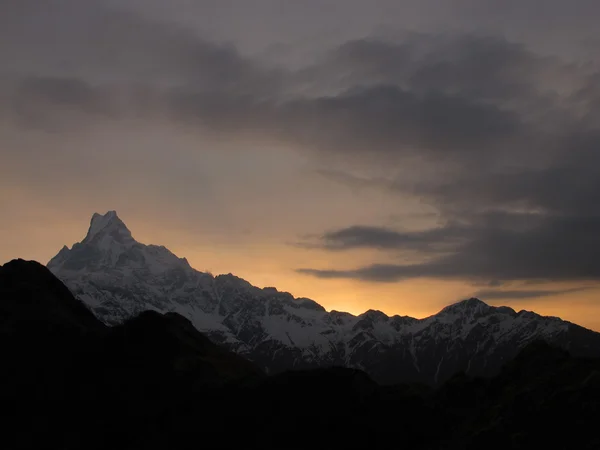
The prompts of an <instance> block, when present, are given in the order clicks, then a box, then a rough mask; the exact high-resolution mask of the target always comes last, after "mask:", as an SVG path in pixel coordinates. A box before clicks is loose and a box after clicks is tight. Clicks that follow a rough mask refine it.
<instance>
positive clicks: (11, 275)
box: [0, 260, 600, 450]
mask: <svg viewBox="0 0 600 450" xmlns="http://www.w3.org/2000/svg"><path fill="white" fill-rule="evenodd" d="M0 354H1V355H2V370H0V405H1V407H2V410H3V412H4V414H3V420H2V447H3V448H6V449H9V450H12V449H31V448H61V449H65V450H75V449H81V448H86V449H90V450H94V449H98V450H101V449H106V448H127V449H145V450H148V449H154V448H156V449H164V448H173V449H184V448H210V449H217V448H222V449H234V448H245V449H299V450H300V449H302V450H304V449H308V448H310V449H313V448H386V449H387V448H389V449H395V448H398V449H404V448H410V449H413V450H478V449H481V448H486V449H490V450H500V449H502V450H504V449H507V448H510V449H532V448H555V449H565V450H567V449H572V448H580V449H590V450H591V449H597V448H599V446H600V437H599V436H598V433H597V432H596V427H595V425H596V424H597V423H598V420H599V419H600V359H598V358H585V359H583V358H575V357H573V356H572V355H570V354H569V353H568V352H567V351H565V350H562V349H559V348H557V347H556V346H550V345H548V344H546V343H544V342H543V341H536V342H532V343H530V344H528V345H527V346H526V347H525V348H524V349H523V350H521V351H520V352H519V353H518V355H517V356H516V357H515V358H514V359H513V360H511V361H509V362H507V363H506V364H505V365H504V366H503V367H502V368H501V370H500V372H499V373H498V374H497V375H496V376H494V377H491V378H472V377H469V376H466V375H465V374H458V375H456V376H454V377H452V378H450V379H449V380H448V381H447V382H446V383H444V384H443V385H441V386H439V387H437V388H432V387H428V386H426V385H423V384H419V383H411V384H396V385H393V386H382V385H379V384H378V383H376V382H374V381H373V380H372V379H371V378H370V377H369V375H368V374H366V373H365V372H363V371H360V370H357V369H348V368H339V367H335V368H321V369H313V370H299V371H298V370H296V371H286V372H283V373H280V374H277V375H270V376H267V375H265V374H264V373H262V371H261V370H260V368H259V367H257V366H256V365H255V364H253V363H252V362H249V361H246V360H245V359H244V358H242V357H240V356H239V355H236V354H234V353H232V352H229V351H228V350H226V349H224V348H223V347H221V346H219V345H217V344H214V343H213V342H211V341H210V340H209V339H208V338H207V337H206V336H204V335H203V334H202V333H200V332H199V331H198V330H196V329H195V328H194V327H193V326H192V324H191V322H190V321H189V320H187V319H186V318H185V317H183V316H181V315H180V314H177V313H173V312H169V313H165V314H162V313H159V312H156V311H145V312H142V313H141V314H139V315H137V316H135V317H133V318H130V319H127V320H125V321H124V322H123V323H121V324H118V325H114V326H106V325H105V324H103V323H102V322H100V321H99V320H98V319H97V318H96V317H94V315H93V314H92V313H91V312H90V311H89V309H88V308H87V307H86V306H85V305H84V304H83V303H81V302H80V301H79V300H77V299H76V298H75V297H73V295H72V294H71V292H70V291H69V289H68V288H67V287H66V286H65V285H64V284H63V283H61V281H60V280H58V279H57V278H56V277H55V276H54V275H53V274H52V273H51V272H50V271H49V270H48V269H47V268H46V267H44V266H42V265H41V264H39V263H36V262H33V261H23V260H14V261H11V262H9V263H7V264H5V265H4V266H0Z"/></svg>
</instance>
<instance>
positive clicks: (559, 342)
mask: <svg viewBox="0 0 600 450" xmlns="http://www.w3.org/2000/svg"><path fill="white" fill-rule="evenodd" d="M48 268H49V269H50V270H51V271H52V272H53V273H54V274H55V275H56V276H57V277H58V278H60V279H61V280H62V281H63V282H64V283H65V284H66V286H67V287H68V288H69V289H70V290H71V291H72V293H73V294H74V295H75V296H76V297H77V298H78V299H80V300H81V301H83V302H84V303H85V305H87V306H88V307H89V308H90V310H91V311H92V312H93V313H94V314H95V315H96V317H98V318H99V319H100V320H101V321H102V322H104V323H105V324H107V325H117V324H121V323H123V322H124V321H125V320H127V319H129V318H132V317H135V316H137V315H139V314H140V313H142V312H144V311H156V312H160V313H167V312H176V313H179V314H180V315H182V316H183V317H185V318H187V319H188V320H189V321H190V322H191V323H192V324H193V326H194V327H195V328H196V329H198V330H199V331H201V332H202V333H204V334H205V335H206V336H208V337H209V338H210V339H211V340H212V341H213V342H215V343H217V344H220V345H222V346H224V347H225V348H227V349H229V350H231V351H233V352H235V353H237V354H239V355H241V356H243V357H245V358H247V359H249V360H251V361H253V362H254V363H255V364H257V365H258V366H259V367H260V368H262V369H263V370H265V371H266V372H267V373H271V374H273V373H280V372H283V371H285V370H290V369H312V368H323V367H332V366H343V367H348V368H355V369H360V370H363V371H365V372H366V373H368V374H369V375H370V376H371V377H372V378H373V379H374V380H376V381H377V382H379V383H384V384H393V383H398V382H422V383H426V384H429V385H439V384H441V383H443V382H444V381H446V380H448V379H449V378H450V377H452V376H453V375H454V374H456V373H458V372H465V373H466V374H468V375H473V376H492V375H494V374H496V373H498V371H499V370H500V368H501V367H502V366H503V365H504V364H505V363H506V362H507V361H510V360H511V359H513V358H514V357H515V356H516V355H517V354H518V353H519V352H520V351H521V350H522V349H523V348H525V347H526V346H527V345H528V344H530V343H532V342H534V341H538V340H543V341H546V342H548V343H550V344H552V345H556V346H558V347H560V348H564V349H566V350H568V351H569V352H571V354H573V355H576V356H600V334H598V333H595V332H593V331H590V330H587V329H585V328H582V327H580V326H578V325H575V324H572V323H569V322H566V321H563V320H561V319H559V318H555V317H543V316H540V315H538V314H535V313H533V312H528V311H520V312H516V311H514V310H513V309H511V308H508V307H492V306H489V305H487V304H485V303H484V302H482V301H480V300H478V299H474V298H472V299H468V300H465V301H462V302H459V303H456V304H453V305H450V306H448V307H446V308H444V309H443V310H442V311H440V312H439V313H438V314H435V315H433V316H431V317H428V318H425V319H415V318H412V317H407V316H392V317H388V316H387V315H385V314H384V313H382V312H380V311H374V310H369V311H367V312H365V313H363V314H361V315H359V316H354V315H352V314H349V313H345V312H338V311H330V312H327V311H326V310H325V308H323V307H322V306H321V305H319V304H318V303H316V302H315V301H313V300H310V299H306V298H294V297H293V296H292V295H291V294H289V293H286V292H279V291H277V289H275V288H264V289H260V288H258V287H255V286H252V285H251V284H250V283H248V282H247V281H245V280H243V279H241V278H238V277H236V276H234V275H232V274H228V275H219V276H216V277H213V276H212V275H211V274H208V273H203V272H199V271H197V270H195V269H193V268H192V267H191V266H190V265H189V263H188V261H187V260H186V259H185V258H179V257H177V256H175V255H174V254H173V253H171V252H170V251H169V250H168V249H166V248H165V247H162V246H156V245H144V244H141V243H139V242H137V241H136V240H135V239H134V238H133V237H132V235H131V232H130V231H129V229H128V228H127V226H126V225H125V224H124V223H123V222H122V221H121V219H120V218H119V217H118V215H117V213H116V212H114V211H110V212H108V213H106V214H104V215H100V214H94V215H93V217H92V220H91V224H90V228H89V231H88V233H87V235H86V237H85V238H84V239H83V241H81V242H80V243H76V244H74V245H73V247H72V248H70V249H69V248H68V247H66V246H65V247H63V249H62V250H61V251H60V252H59V253H58V254H57V255H56V256H55V257H54V258H52V260H51V261H50V262H49V263H48Z"/></svg>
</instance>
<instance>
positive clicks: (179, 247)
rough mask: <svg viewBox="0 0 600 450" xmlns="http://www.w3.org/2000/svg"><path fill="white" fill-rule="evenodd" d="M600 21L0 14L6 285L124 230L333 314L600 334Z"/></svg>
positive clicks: (566, 14) (276, 6) (34, 5)
mask: <svg viewBox="0 0 600 450" xmlns="http://www.w3.org/2000/svg"><path fill="white" fill-rule="evenodd" d="M599 15H600V3H598V2H597V1H595V0H594V1H593V0H571V1H569V2H566V1H563V0H518V1H517V0H504V1H497V0H343V1H342V0H303V1H302V2H298V1H291V0H279V1H275V0H253V1H251V2H249V1H247V0H118V1H117V0H86V1H85V2H83V1H81V0H0V60H1V61H2V64H0V189H1V192H2V195H1V196H0V210H1V211H2V220H0V261H1V262H6V261H9V260H11V259H13V258H17V257H20V258H25V259H35V260H38V261H40V262H43V263H46V262H47V261H48V260H49V259H50V258H51V257H52V256H54V255H55V254H56V253H57V252H58V250H59V249H60V248H61V247H62V246H63V245H64V244H66V245H68V246H71V245H72V244H73V243H74V242H78V241H80V240H81V239H82V238H83V237H84V235H85V233H86V231H87V227H88V225H89V220H90V218H91V216H92V214H93V213H94V212H99V213H104V212H106V211H108V210H117V212H118V214H119V216H120V217H121V218H122V219H123V220H124V222H125V223H126V224H127V225H128V227H129V228H130V229H131V231H132V233H133V235H134V237H135V238H136V239H138V240H139V241H141V242H143V243H148V244H150V243H152V244H158V245H165V246H166V247H168V248H169V249H170V250H172V251H173V252H174V253H176V254H177V255H178V256H181V257H184V256H185V257H186V258H187V259H188V260H189V261H190V263H191V264H192V266H193V267H195V268H196V269H198V270H203V271H205V270H206V271H210V272H212V273H215V274H218V273H234V274H236V275H238V276H240V277H242V278H245V279H247V280H248V281H250V282H251V283H253V284H255V285H257V286H261V287H263V286H275V287H277V288H278V289H280V290H284V291H289V292H291V293H292V294H294V295H295V296H302V297H310V298H312V299H314V300H316V301H317V302H319V303H321V304H322V305H323V306H324V307H325V308H327V309H328V310H331V309H336V310H342V311H349V312H352V313H355V314H357V313H360V312H363V311H365V310H367V309H377V310H381V311H384V312H385V313H387V314H389V315H392V314H401V315H410V316H414V317H425V316H428V315H431V314H434V313H436V312H437V311H439V310H440V309H441V308H442V307H444V306H445V305H447V304H450V303H453V302H455V301H458V300H460V299H464V298H469V297H471V296H477V297H479V298H481V299H482V300H484V301H486V302H488V303H489V304H492V305H501V304H502V305H508V306H511V307H512V308H514V309H516V310H521V309H527V310H533V311H536V312H538V313H540V314H544V315H555V316H560V317H562V318H564V319H567V320H571V321H574V322H576V323H579V324H581V325H584V326H586V327H589V328H593V329H596V330H600V298H599V294H600V290H598V287H599V284H598V281H599V280H600V259H599V257H598V255H599V254H600V61H599V57H598V55H600V52H599V51H598V50H600V31H599V30H598V28H597V17H598V16H599Z"/></svg>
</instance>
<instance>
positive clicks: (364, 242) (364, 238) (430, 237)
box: [307, 225, 468, 252]
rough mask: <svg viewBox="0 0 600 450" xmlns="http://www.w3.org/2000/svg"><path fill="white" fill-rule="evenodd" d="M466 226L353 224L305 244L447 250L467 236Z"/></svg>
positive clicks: (347, 247)
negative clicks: (403, 228)
mask: <svg viewBox="0 0 600 450" xmlns="http://www.w3.org/2000/svg"><path fill="white" fill-rule="evenodd" d="M467 231H468V230H465V229H462V228H460V227H459V226H445V227H440V228H433V229H428V230H418V231H403V232H401V231H396V230H393V229H390V228H385V227H375V226H365V225H355V226H351V227H347V228H342V229H338V230H333V231H329V232H327V233H325V234H323V235H322V236H320V238H319V239H318V241H317V242H313V243H312V244H311V243H310V242H307V244H308V246H311V245H312V246H313V247H317V248H323V249H326V250H340V251H342V250H351V249H359V248H376V249H383V250H391V249H396V250H409V249H411V250H418V251H421V252H429V251H436V252H441V251H447V250H448V249H451V248H454V247H456V246H458V245H459V244H460V243H461V241H464V240H465V239H466V235H465V233H466V232H467Z"/></svg>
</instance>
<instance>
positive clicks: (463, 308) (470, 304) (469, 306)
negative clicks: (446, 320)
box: [437, 298, 496, 318]
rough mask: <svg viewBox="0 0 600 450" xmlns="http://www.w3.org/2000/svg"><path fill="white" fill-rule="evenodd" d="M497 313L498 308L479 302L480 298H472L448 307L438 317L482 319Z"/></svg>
mask: <svg viewBox="0 0 600 450" xmlns="http://www.w3.org/2000/svg"><path fill="white" fill-rule="evenodd" d="M494 312H496V308H494V307H493V306H490V305H488V304H487V303H485V302H483V301H481V300H479V299H478V298H470V299H467V300H462V301H460V302H457V303H453V304H452V305H448V306H446V307H445V308H444V309H442V310H441V311H440V312H439V313H438V314H437V315H438V316H440V317H443V316H454V315H458V316H464V317H468V318H475V317H481V316H485V315H488V314H492V313H494Z"/></svg>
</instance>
